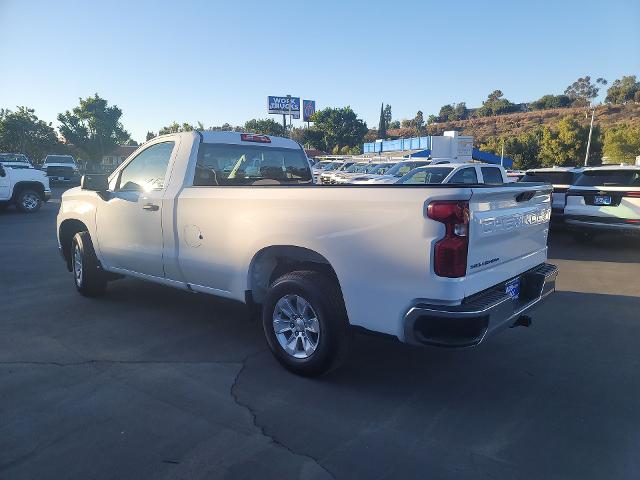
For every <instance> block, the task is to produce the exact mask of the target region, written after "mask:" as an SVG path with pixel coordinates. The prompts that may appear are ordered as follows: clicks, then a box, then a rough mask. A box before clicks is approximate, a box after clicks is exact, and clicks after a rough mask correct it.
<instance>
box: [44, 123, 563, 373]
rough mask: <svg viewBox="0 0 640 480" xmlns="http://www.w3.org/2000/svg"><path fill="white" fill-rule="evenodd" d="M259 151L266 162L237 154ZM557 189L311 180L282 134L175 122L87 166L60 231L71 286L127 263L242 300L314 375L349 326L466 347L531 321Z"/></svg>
mask: <svg viewBox="0 0 640 480" xmlns="http://www.w3.org/2000/svg"><path fill="white" fill-rule="evenodd" d="M253 159H259V160H260V165H259V168H258V169H254V168H253V167H252V168H251V169H250V170H247V169H245V165H247V164H249V162H251V161H252V160H253ZM227 165H232V166H233V167H232V169H231V172H232V173H231V174H229V175H225V174H224V172H225V171H227V170H225V166H227ZM550 193H551V187H550V186H548V185H544V184H535V183H509V184H505V185H501V186H490V187H488V186H485V185H473V186H466V185H436V186H416V185H412V186H402V185H400V186H389V185H370V186H368V187H349V186H346V187H344V188H335V189H334V188H314V187H313V184H312V179H311V169H310V167H309V164H308V163H307V161H306V160H305V158H304V151H303V150H302V148H301V147H300V145H299V144H297V143H296V142H294V141H292V140H290V139H287V138H277V137H268V136H265V135H254V134H241V133H238V132H182V133H176V134H170V135H163V136H159V137H156V138H154V139H152V140H150V141H149V142H147V143H146V144H145V145H144V146H142V147H141V148H140V149H139V150H138V152H137V154H135V155H134V156H132V157H130V158H129V159H127V160H126V161H125V162H124V163H123V164H122V165H120V166H119V167H118V168H117V169H116V170H115V171H114V173H112V174H111V175H110V176H109V177H107V176H105V175H85V176H84V177H83V178H82V181H81V186H80V187H76V188H72V189H69V190H67V191H66V192H65V193H64V194H63V196H62V202H61V205H60V211H59V214H58V217H57V227H56V233H57V237H58V244H59V248H60V251H61V253H62V256H63V258H64V260H65V262H66V265H67V268H68V269H69V270H70V271H71V272H73V282H74V285H75V288H76V289H77V290H78V292H80V294H82V295H85V296H97V295H102V294H104V293H105V290H106V288H107V282H108V281H109V280H110V279H112V278H114V277H117V276H121V275H129V276H133V277H137V278H141V279H145V280H149V281H154V282H158V283H161V284H163V285H167V286H171V287H175V288H180V289H183V290H185V291H191V292H200V293H208V294H213V295H219V296H223V297H227V298H231V299H235V300H238V301H241V302H245V303H247V304H248V305H249V306H250V308H251V310H252V311H256V312H260V315H261V317H262V326H263V330H264V334H265V337H266V340H267V344H268V345H269V348H270V349H271V351H272V353H273V354H274V356H275V357H276V359H278V361H280V362H281V363H282V364H283V365H284V366H285V367H286V368H288V369H290V370H291V371H293V372H296V373H298V374H302V375H318V374H320V373H322V372H325V371H327V369H329V368H331V367H332V366H335V365H336V364H337V363H339V361H340V360H341V359H343V358H344V357H345V354H346V353H347V352H348V349H349V339H350V334H349V329H350V327H351V326H359V327H363V328H366V329H369V330H373V331H377V332H382V333H386V334H389V335H393V336H396V337H397V338H398V339H400V340H401V341H404V342H407V343H412V344H417V345H425V344H426V345H439V346H448V347H468V346H473V345H477V344H479V343H480V342H481V341H483V340H484V339H485V338H487V337H488V336H490V335H491V334H493V333H496V332H498V331H499V330H501V329H503V328H505V327H508V326H513V325H519V324H523V323H524V324H526V323H528V322H529V318H528V316H527V315H528V314H529V312H530V310H531V309H532V308H533V307H535V306H536V305H538V304H539V303H540V301H541V300H542V299H543V298H544V297H546V296H547V295H548V294H550V293H551V292H553V290H554V286H555V278H556V274H557V269H556V267H555V266H553V265H549V264H547V263H545V261H546V258H547V231H548V221H549V214H550V210H551V207H550ZM356 247H357V248H356ZM186 301H188V300H186ZM185 308H188V307H187V306H186V305H185ZM186 311H188V310H186Z"/></svg>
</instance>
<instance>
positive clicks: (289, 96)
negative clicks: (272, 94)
mask: <svg viewBox="0 0 640 480" xmlns="http://www.w3.org/2000/svg"><path fill="white" fill-rule="evenodd" d="M287 104H288V105H289V128H291V95H287Z"/></svg>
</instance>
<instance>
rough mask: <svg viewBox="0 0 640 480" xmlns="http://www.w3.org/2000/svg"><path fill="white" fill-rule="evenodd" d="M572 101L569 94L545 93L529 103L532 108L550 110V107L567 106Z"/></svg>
mask: <svg viewBox="0 0 640 480" xmlns="http://www.w3.org/2000/svg"><path fill="white" fill-rule="evenodd" d="M571 103H572V100H571V98H569V96H568V95H543V96H542V97H540V98H539V99H538V100H535V101H533V102H531V103H529V108H531V109H532V110H548V109H550V108H567V107H570V106H571Z"/></svg>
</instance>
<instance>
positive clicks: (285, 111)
mask: <svg viewBox="0 0 640 480" xmlns="http://www.w3.org/2000/svg"><path fill="white" fill-rule="evenodd" d="M289 98H290V99H291V116H292V117H293V118H300V97H289ZM289 98H288V97H286V96H284V97H282V96H280V97H278V96H271V95H270V96H269V97H268V100H267V105H268V108H269V113H276V114H280V115H289Z"/></svg>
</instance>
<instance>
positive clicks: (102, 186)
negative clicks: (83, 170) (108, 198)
mask: <svg viewBox="0 0 640 480" xmlns="http://www.w3.org/2000/svg"><path fill="white" fill-rule="evenodd" d="M80 188H81V189H82V190H91V191H93V192H106V191H107V190H109V176H108V175H101V174H90V175H83V176H82V177H81V178H80Z"/></svg>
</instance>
